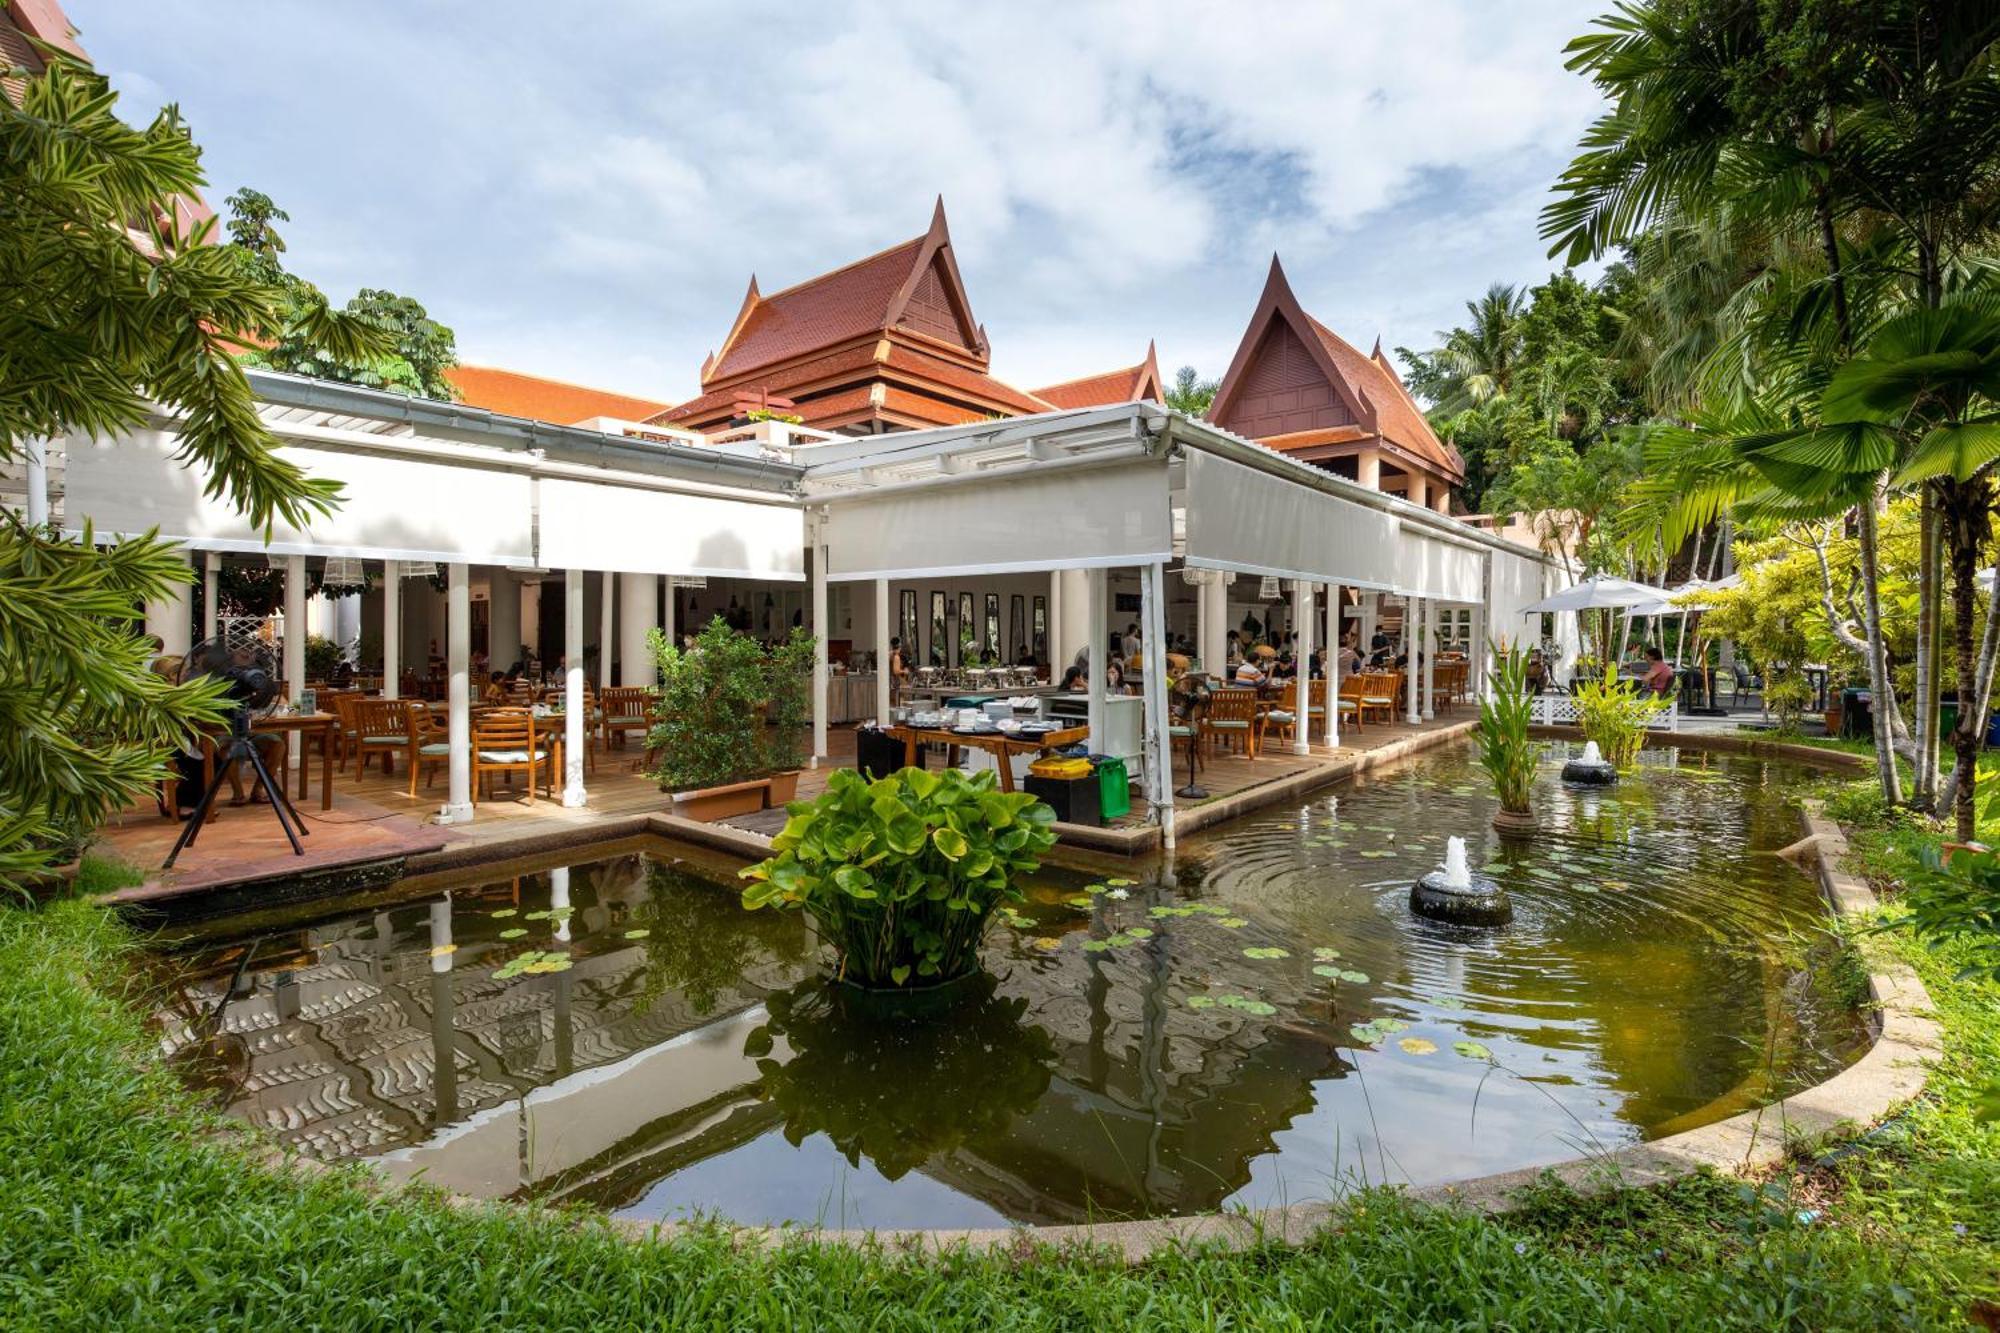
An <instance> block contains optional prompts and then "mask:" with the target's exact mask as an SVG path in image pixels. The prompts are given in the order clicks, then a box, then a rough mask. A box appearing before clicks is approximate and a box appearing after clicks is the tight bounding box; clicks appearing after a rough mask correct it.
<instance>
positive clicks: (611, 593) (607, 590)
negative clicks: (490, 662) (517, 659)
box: [489, 569, 618, 690]
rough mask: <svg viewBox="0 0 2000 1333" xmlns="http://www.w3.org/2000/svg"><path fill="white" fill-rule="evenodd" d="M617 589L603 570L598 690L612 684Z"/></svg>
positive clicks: (612, 576) (599, 601)
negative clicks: (612, 652) (614, 614)
mask: <svg viewBox="0 0 2000 1333" xmlns="http://www.w3.org/2000/svg"><path fill="white" fill-rule="evenodd" d="M617 589H618V576H617V575H616V574H614V573H612V572H611V571H610V570H608V569H607V570H605V571H604V587H603V588H602V589H600V590H599V592H598V594H597V604H598V605H597V688H598V689H600V690H608V689H610V688H611V686H612V684H613V678H612V675H611V645H612V642H613V640H612V635H613V634H614V633H615V631H614V630H613V628H612V611H613V610H614V609H615V607H616V603H615V601H614V600H613V599H614V598H615V597H616V596H617ZM489 637H490V636H489ZM502 665H505V664H504V663H503V664H502Z"/></svg>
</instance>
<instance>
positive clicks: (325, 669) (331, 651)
mask: <svg viewBox="0 0 2000 1333" xmlns="http://www.w3.org/2000/svg"><path fill="white" fill-rule="evenodd" d="M339 665H340V645H339V644H337V643H335V642H334V641H333V640H332V639H329V638H327V637H326V636H325V635H324V634H308V635H307V636H306V679H307V680H326V679H328V678H329V677H331V676H332V675H333V669H334V668H335V667H337V666H339Z"/></svg>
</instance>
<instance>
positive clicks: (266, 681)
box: [161, 638, 306, 869]
mask: <svg viewBox="0 0 2000 1333" xmlns="http://www.w3.org/2000/svg"><path fill="white" fill-rule="evenodd" d="M276 666H277V663H276V662H275V660H274V659H273V657H272V654H271V648H270V645H268V644H266V643H264V642H263V641H262V640H261V639H252V640H245V641H242V642H239V643H235V644H230V643H226V642H224V641H223V640H222V639H220V638H215V639H205V640H203V641H202V642H201V643H199V644H196V645H195V648H194V651H192V652H190V653H189V654H188V655H187V657H186V658H184V659H183V660H182V662H181V671H180V679H181V681H182V682H183V683H185V682H187V681H191V680H200V679H202V678H203V677H214V678H216V679H218V680H221V681H224V682H226V684H227V690H226V693H225V696H224V697H225V698H226V699H227V700H228V702H229V704H230V706H231V707H230V714H229V739H228V740H227V741H226V742H224V743H223V744H222V745H221V746H220V747H219V748H218V749H217V751H216V756H215V777H214V781H212V782H210V783H209V784H208V790H207V791H205V792H203V793H202V794H201V800H200V802H199V803H197V804H196V806H195V808H194V814H193V815H192V816H191V817H190V818H189V819H188V824H187V827H186V828H184V829H182V830H181V836H180V837H179V838H178V839H176V840H175V842H174V849H173V850H172V851H170V852H168V853H167V859H166V863H165V865H163V866H162V867H161V868H162V869H171V868H172V867H173V864H174V861H175V860H176V859H177V858H178V857H179V856H180V854H181V852H182V851H183V850H184V849H186V848H188V847H192V846H193V845H194V840H195V838H196V837H198V836H199V835H200V833H201V828H202V825H204V824H206V823H207V822H208V812H209V809H210V807H212V806H213V805H214V804H215V794H216V793H217V792H219V791H221V790H222V779H223V775H224V774H226V773H228V772H229V771H230V769H231V768H232V767H233V766H234V765H236V764H239V763H243V764H248V765H249V766H250V771H251V773H252V774H254V775H255V779H256V784H255V787H253V788H252V793H253V796H254V793H255V791H256V790H257V789H258V788H261V789H262V790H263V792H264V795H265V797H266V799H268V800H269V801H270V803H271V814H272V815H273V816H274V817H275V818H276V819H277V821H278V827H279V828H281V829H283V830H284V831H285V838H286V840H287V841H289V842H290V843H291V844H292V852H293V854H294V855H296V856H304V855H305V854H306V849H305V847H304V846H303V845H301V844H300V842H299V839H300V838H301V837H303V836H304V835H305V833H306V826H305V821H304V820H303V819H301V818H300V817H299V812H298V811H297V810H296V809H294V808H293V807H292V803H291V802H290V801H289V800H287V799H286V797H285V786H284V784H283V783H281V782H276V781H273V780H272V778H271V770H270V769H268V768H266V767H265V766H264V757H263V756H262V755H261V754H259V753H258V751H257V743H256V740H255V739H254V738H253V737H252V735H251V731H250V726H251V723H252V722H253V721H254V720H255V719H256V718H258V717H260V716H262V715H263V714H265V713H267V712H269V711H270V708H271V705H272V704H274V703H275V702H276V701H277V698H278V675H277V671H276Z"/></svg>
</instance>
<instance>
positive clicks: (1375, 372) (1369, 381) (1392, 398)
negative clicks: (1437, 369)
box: [1306, 315, 1465, 481]
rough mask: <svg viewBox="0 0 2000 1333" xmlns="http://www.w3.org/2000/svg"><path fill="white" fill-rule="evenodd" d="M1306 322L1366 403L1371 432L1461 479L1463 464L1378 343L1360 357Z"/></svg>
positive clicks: (1325, 329)
mask: <svg viewBox="0 0 2000 1333" xmlns="http://www.w3.org/2000/svg"><path fill="white" fill-rule="evenodd" d="M1306 319H1307V321H1308V322H1309V323H1310V324H1311V325H1312V330H1313V332H1314V333H1315V334H1317V335H1318V336H1319V341H1320V345H1321V346H1322V347H1324V348H1326V351H1327V355H1329V356H1331V357H1332V358H1333V363H1334V364H1335V365H1336V366H1338V367H1339V368H1340V373H1341V374H1342V375H1343V376H1345V377H1346V379H1347V383H1348V385H1349V386H1350V387H1351V388H1353V389H1354V391H1355V392H1356V393H1358V394H1360V395H1361V396H1362V397H1363V398H1366V399H1367V400H1368V406H1369V408H1370V409H1371V410H1372V411H1373V413H1374V415H1375V429H1376V430H1377V431H1378V432H1379V433H1380V434H1381V436H1382V438H1383V439H1385V440H1387V441H1389V442H1390V443H1391V444H1398V445H1401V446H1402V447H1403V448H1404V449H1405V450H1406V451H1408V452H1409V453H1411V454H1414V455H1415V456H1416V457H1417V459H1418V460H1419V461H1421V462H1425V463H1429V464H1431V465H1432V466H1434V467H1436V468H1437V469H1438V470H1439V471H1441V472H1443V473H1444V474H1445V475H1446V476H1448V477H1450V478H1451V479H1452V480H1454V481H1463V480H1465V461H1464V460H1463V459H1461V458H1460V457H1459V456H1458V452H1457V451H1456V450H1454V449H1452V448H1450V447H1449V446H1448V445H1446V444H1445V443H1444V441H1442V440H1440V439H1439V438H1438V437H1437V432H1436V431H1434V430H1432V429H1431V423H1430V422H1429V421H1427V420H1426V419H1425V418H1424V414H1423V410H1422V409H1421V408H1419V407H1418V406H1417V404H1416V400H1415V399H1413V398H1411V397H1410V391H1409V390H1408V389H1405V388H1404V387H1403V381H1402V380H1401V379H1400V378H1399V377H1398V376H1397V374H1396V372H1395V371H1394V370H1393V369H1391V368H1390V366H1389V364H1388V362H1386V361H1384V360H1383V359H1382V344H1381V343H1380V342H1377V343H1376V344H1375V353H1374V355H1373V356H1363V355H1362V354H1361V353H1360V352H1358V351H1356V350H1355V348H1354V346H1353V344H1351V343H1349V342H1348V341H1347V340H1346V339H1345V338H1343V337H1341V336H1340V335H1339V334H1337V333H1335V332H1334V331H1333V330H1332V329H1329V328H1328V327H1327V326H1326V325H1324V324H1322V323H1320V322H1319V321H1318V320H1316V319H1314V318H1313V317H1312V316H1311V315H1307V316H1306Z"/></svg>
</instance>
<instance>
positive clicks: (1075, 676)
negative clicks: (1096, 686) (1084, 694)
mask: <svg viewBox="0 0 2000 1333" xmlns="http://www.w3.org/2000/svg"><path fill="white" fill-rule="evenodd" d="M1056 688H1058V689H1060V690H1062V691H1064V692H1065V693H1074V692H1075V691H1078V690H1085V689H1088V688H1090V668H1089V667H1088V666H1086V665H1085V664H1084V663H1082V662H1071V663H1070V664H1069V666H1068V667H1067V668H1066V669H1065V670H1064V671H1063V677H1062V684H1061V685H1059V686H1057V687H1056Z"/></svg>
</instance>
